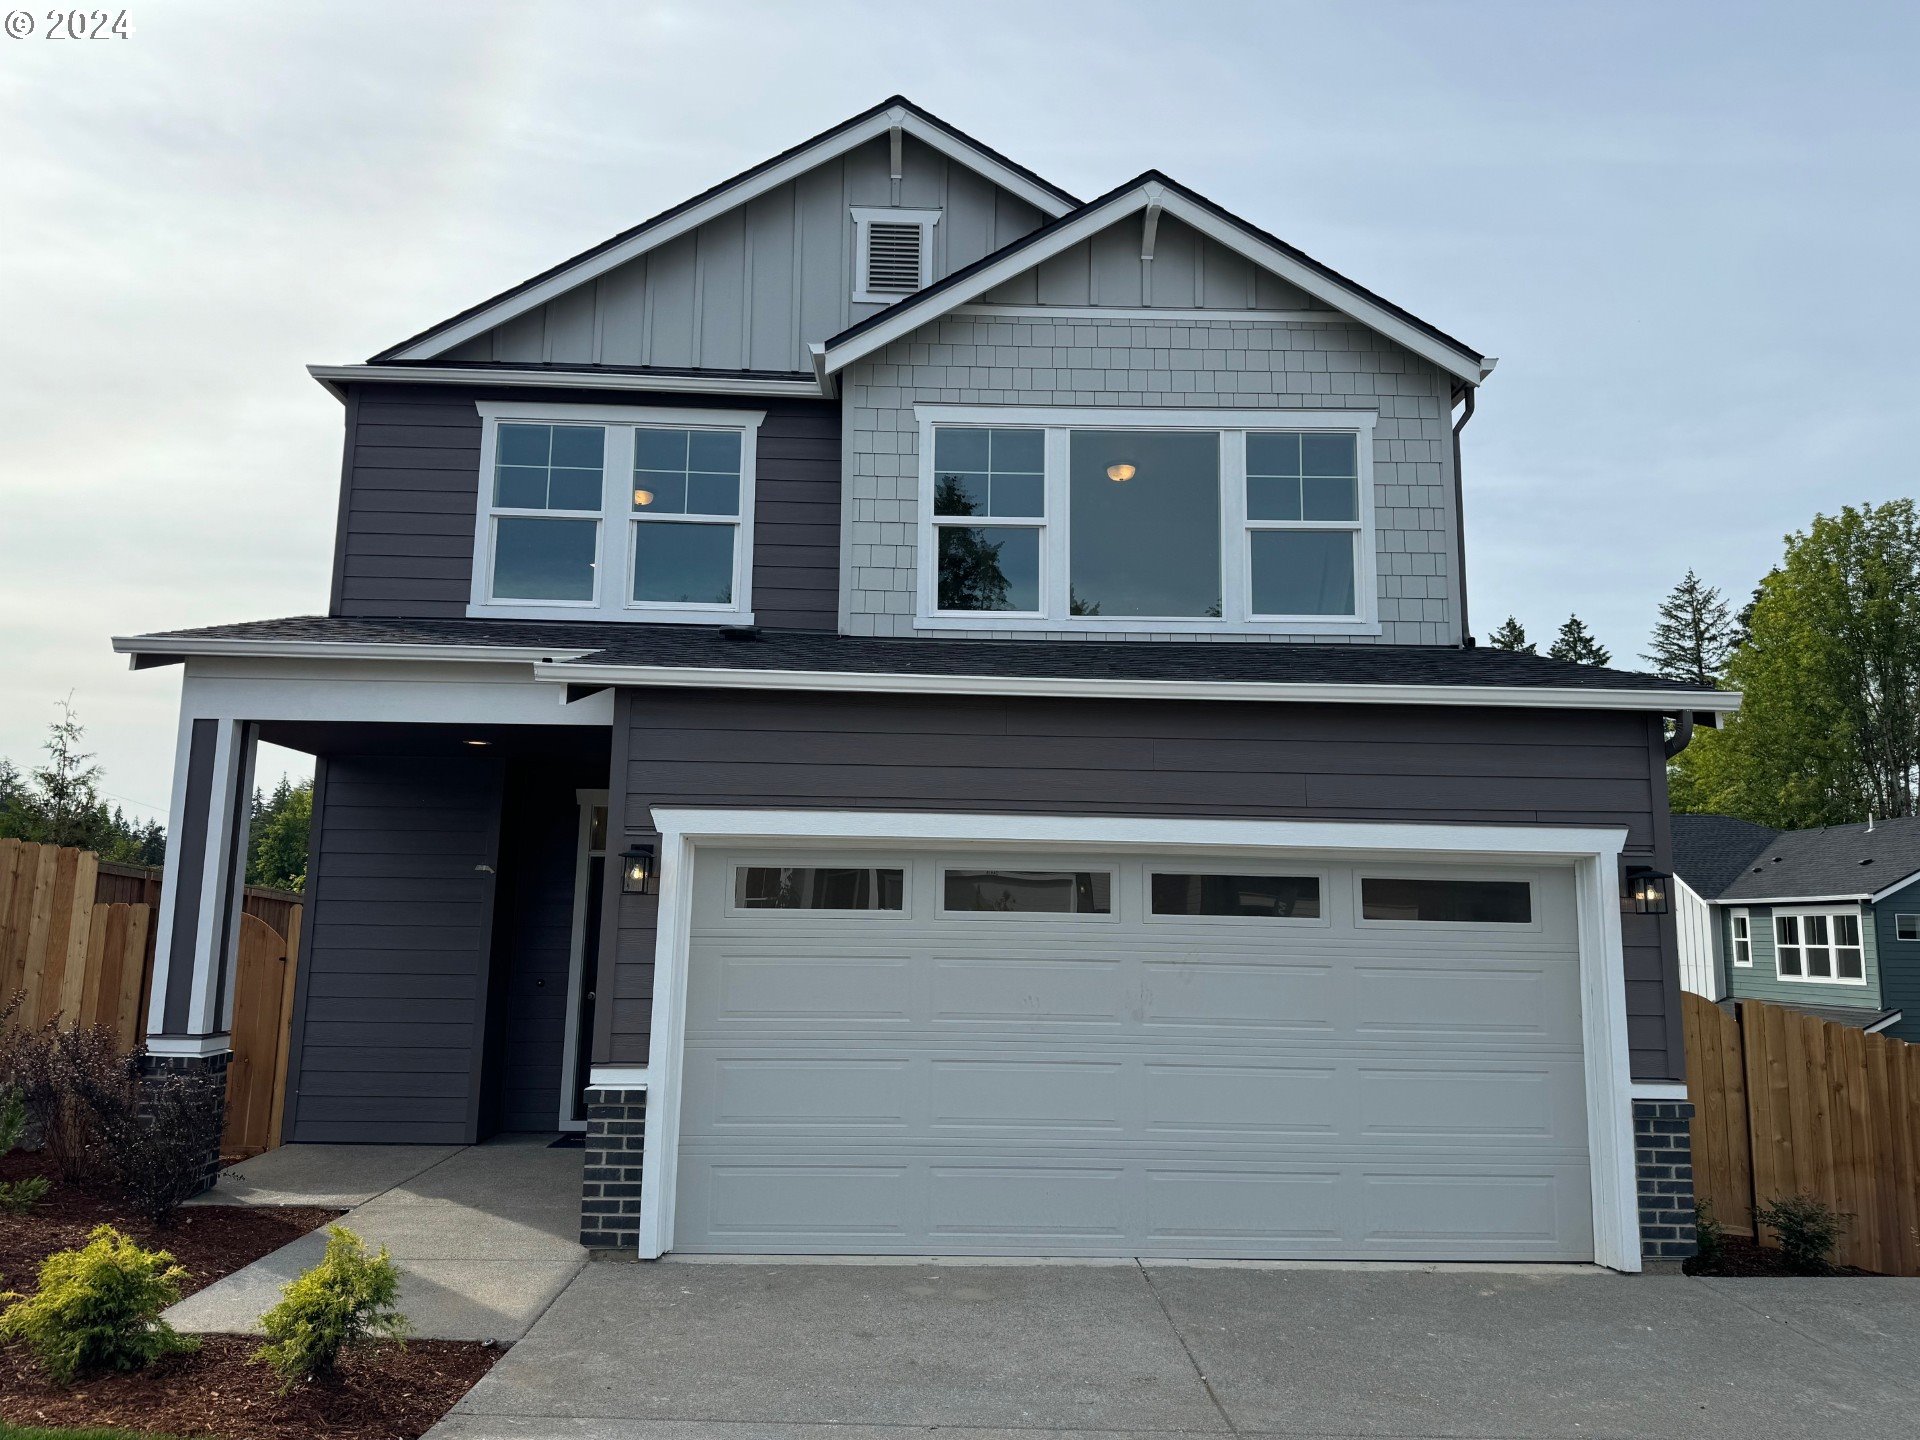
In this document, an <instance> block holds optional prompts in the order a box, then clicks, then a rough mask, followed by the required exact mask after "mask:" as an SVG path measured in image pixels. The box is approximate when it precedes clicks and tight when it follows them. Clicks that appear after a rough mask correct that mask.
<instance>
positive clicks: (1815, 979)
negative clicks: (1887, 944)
mask: <svg viewBox="0 0 1920 1440" xmlns="http://www.w3.org/2000/svg"><path fill="white" fill-rule="evenodd" d="M1810 915H1817V916H1821V917H1822V918H1824V919H1825V920H1826V922H1827V943H1826V944H1825V945H1824V946H1822V947H1818V948H1822V949H1825V950H1826V951H1827V952H1828V954H1829V957H1830V959H1829V963H1830V964H1831V966H1832V967H1833V973H1832V974H1831V975H1809V974H1807V973H1806V970H1807V929H1806V921H1807V917H1808V916H1810ZM1842 916H1846V917H1850V918H1851V919H1852V920H1853V921H1854V923H1855V924H1856V925H1857V926H1858V927H1859V930H1860V943H1859V944H1858V945H1848V946H1846V947H1845V948H1846V949H1848V950H1858V951H1859V952H1860V978H1859V979H1858V980H1850V979H1847V978H1846V977H1845V976H1843V975H1841V974H1840V953H1839V952H1840V950H1841V948H1842V947H1841V945H1840V943H1839V941H1838V939H1837V938H1836V935H1835V930H1836V927H1835V926H1834V923H1833V922H1834V921H1835V920H1836V919H1839V918H1840V917H1842ZM1788 917H1792V918H1794V919H1797V920H1799V921H1800V943H1799V944H1798V945H1793V946H1789V947H1787V948H1789V949H1793V950H1797V951H1799V952H1800V973H1799V974H1798V975H1788V974H1786V973H1785V972H1783V971H1782V970H1781V969H1780V950H1781V945H1780V921H1781V920H1783V919H1786V918H1788ZM1767 926H1768V930H1769V933H1770V938H1771V939H1772V940H1773V978H1774V979H1776V980H1778V981H1779V982H1780V983H1781V984H1783V985H1851V986H1853V987H1855V988H1857V989H1865V988H1866V985H1867V920H1866V916H1864V915H1863V914H1861V912H1860V910H1859V909H1858V908H1857V907H1854V906H1845V905H1843V906H1840V907H1838V908H1835V907H1833V906H1831V905H1789V906H1783V907H1781V908H1779V909H1776V910H1775V911H1774V912H1773V913H1772V914H1771V915H1769V916H1768V917H1767Z"/></svg>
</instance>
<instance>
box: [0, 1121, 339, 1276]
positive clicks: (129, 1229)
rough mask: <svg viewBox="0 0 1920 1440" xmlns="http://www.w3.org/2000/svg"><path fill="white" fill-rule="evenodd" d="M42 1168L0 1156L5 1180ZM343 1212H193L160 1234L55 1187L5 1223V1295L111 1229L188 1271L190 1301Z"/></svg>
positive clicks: (26, 1157)
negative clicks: (45, 1264)
mask: <svg viewBox="0 0 1920 1440" xmlns="http://www.w3.org/2000/svg"><path fill="white" fill-rule="evenodd" d="M42 1169H43V1165H42V1163H41V1161H40V1157H39V1156H37V1155H33V1154H28V1153H19V1152H17V1153H15V1154H12V1155H7V1156H0V1180H18V1179H20V1178H21V1177H23V1176H27V1175H35V1174H39V1173H41V1171H42ZM215 1193H218V1192H215ZM344 1213H345V1212H344V1211H341V1210H323V1209H319V1208H317V1207H315V1206H309V1205H271V1206H264V1205H263V1206H249V1205H189V1206H187V1207H185V1208H183V1209H182V1210H181V1211H180V1212H179V1214H178V1215H177V1216H176V1217H175V1218H174V1221H173V1223H172V1224H171V1225H169V1226H166V1227H165V1228H162V1227H159V1226H155V1225H152V1224H150V1223H148V1222H147V1221H145V1220H142V1219H140V1218H138V1217H137V1216H134V1215H130V1214H128V1213H127V1211H126V1209H125V1207H123V1206H122V1205H120V1204H119V1202H118V1201H116V1200H114V1199H113V1198H111V1197H109V1196H101V1195H92V1194H89V1193H87V1192H86V1191H84V1190H76V1189H74V1188H73V1187H72V1186H70V1185H56V1186H55V1187H54V1188H53V1189H52V1190H51V1191H50V1192H49V1193H48V1195H47V1198H46V1199H44V1200H42V1201H41V1202H40V1203H39V1204H38V1205H36V1206H34V1207H33V1209H32V1210H30V1211H28V1212H27V1213H26V1214H25V1215H7V1216H0V1290H21V1289H26V1290H31V1289H32V1288H33V1283H34V1276H35V1275H37V1274H38V1273H39V1270H40V1262H41V1261H42V1260H44V1259H46V1258H47V1256H49V1255H51V1254H52V1253H53V1252H54V1251H56V1250H72V1249H76V1248H78V1247H79V1246H82V1245H84V1244H86V1243H87V1232H88V1231H90V1230H92V1229H93V1227H94V1226H96V1225H111V1226H113V1227H114V1228H115V1229H116V1230H119V1231H120V1232H121V1233H123V1234H126V1235H131V1236H133V1237H134V1238H135V1239H136V1240H138V1241H139V1242H140V1243H141V1244H142V1245H149V1246H155V1247H157V1248H159V1249H161V1250H166V1251H169V1252H171V1253H172V1255H173V1257H174V1259H176V1260H178V1261H179V1262H180V1264H181V1265H182V1266H183V1267H185V1269H186V1271H187V1279H186V1281H185V1282H184V1283H183V1284H182V1285H181V1287H180V1293H181V1294H182V1295H191V1294H192V1293H193V1292H194V1291H196V1290H199V1289H201V1288H203V1287H204V1286H207V1285H211V1284H212V1283H213V1282H214V1281H216V1280H218V1279H219V1278H220V1277H221V1276H223V1275H231V1274H232V1273H233V1272H234V1271H235V1270H238V1269H239V1268H240V1267H241V1266H243V1265H249V1264H252V1263H253V1262H254V1261H255V1260H258V1259H259V1258H260V1257H261V1256H262V1255H266V1254H270V1253H271V1252H273V1251H275V1250H278V1249H279V1248H280V1247H281V1246H282V1245H285V1244H286V1243H287V1242H288V1241H290V1240H298V1239H299V1238H300V1237H301V1236H302V1235H305V1234H306V1233H307V1232H308V1231H310V1230H317V1229H319V1228H320V1227H321V1226H322V1225H325V1224H327V1223H328V1222H329V1221H331V1220H335V1219H338V1218H339V1217H340V1216H341V1215H342V1214H344Z"/></svg>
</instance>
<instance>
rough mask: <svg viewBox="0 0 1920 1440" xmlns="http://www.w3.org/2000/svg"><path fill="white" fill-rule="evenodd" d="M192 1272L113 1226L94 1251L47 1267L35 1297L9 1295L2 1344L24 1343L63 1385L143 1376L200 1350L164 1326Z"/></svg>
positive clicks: (67, 1253) (70, 1254)
mask: <svg viewBox="0 0 1920 1440" xmlns="http://www.w3.org/2000/svg"><path fill="white" fill-rule="evenodd" d="M186 1274H187V1272H186V1271H184V1270H182V1269H181V1268H180V1267H179V1266H178V1265H176V1264H175V1263H174V1260H173V1256H171V1255H169V1254H168V1253H167V1252H166V1251H164V1250H148V1249H145V1248H143V1247H142V1246H140V1245H138V1244H136V1243H135V1242H134V1241H132V1240H129V1239H128V1238H127V1237H126V1236H125V1235H122V1234H121V1233H120V1232H119V1231H118V1230H115V1229H114V1228H113V1227H112V1226H111V1225H100V1226H96V1227H95V1228H94V1231H93V1233H92V1234H91V1235H90V1236H88V1237H87V1243H86V1246H85V1247H84V1248H83V1249H79V1250H61V1251H58V1252H56V1253H55V1254H52V1255H49V1256H48V1257H47V1258H46V1259H45V1260H44V1261H43V1262H42V1263H41V1265H40V1288H39V1289H38V1290H37V1291H36V1292H35V1293H34V1294H33V1295H32V1296H19V1295H5V1296H0V1299H5V1300H10V1301H12V1302H13V1303H12V1304H10V1305H8V1306H7V1308H6V1309H5V1310H4V1311H0V1340H20V1341H24V1342H25V1344H26V1346H27V1348H28V1349H30V1350H31V1351H32V1352H33V1354H34V1357H35V1358H36V1359H37V1360H39V1362H40V1365H41V1367H42V1368H43V1369H44V1370H45V1371H46V1372H47V1375H48V1377H49V1378H50V1379H52V1380H53V1381H54V1383H55V1384H59V1385H66V1384H70V1383H72V1381H73V1380H75V1379H76V1378H77V1377H79V1376H81V1375H86V1374H90V1373H92V1372H94V1371H98V1370H139V1369H142V1368H144V1367H145V1366H147V1365H149V1364H151V1363H152V1362H153V1361H155V1360H158V1359H159V1358H160V1357H161V1356H163V1355H177V1354H183V1353H186V1352H189V1351H192V1350H195V1349H197V1348H199V1343H200V1342H199V1341H197V1340H195V1339H193V1338H192V1337H191V1336H187V1335H181V1334H179V1333H178V1332H177V1331H175V1330H174V1328H173V1327H172V1326H170V1325H168V1324H167V1322H166V1321H164V1320H162V1319H161V1318H160V1312H161V1311H162V1310H164V1309H166V1308H167V1306H169V1305H171V1304H173V1303H174V1302H175V1301H176V1300H178V1299H179V1298H180V1282H181V1281H182V1280H184V1279H185V1278H186Z"/></svg>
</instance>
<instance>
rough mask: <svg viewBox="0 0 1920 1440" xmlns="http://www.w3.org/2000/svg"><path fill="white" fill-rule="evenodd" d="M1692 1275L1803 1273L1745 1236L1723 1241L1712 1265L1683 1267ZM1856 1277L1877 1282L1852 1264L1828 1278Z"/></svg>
mask: <svg viewBox="0 0 1920 1440" xmlns="http://www.w3.org/2000/svg"><path fill="white" fill-rule="evenodd" d="M1681 1269H1683V1270H1685V1271H1686V1273H1687V1274H1689V1275H1720V1276H1727V1277H1730V1278H1733V1279H1748V1280H1775V1279H1780V1278H1783V1277H1794V1276H1798V1275H1799V1274H1800V1272H1799V1271H1797V1270H1791V1269H1789V1268H1788V1267H1787V1261H1786V1256H1785V1255H1783V1254H1782V1253H1781V1252H1780V1251H1778V1250H1776V1249H1774V1248H1773V1247H1772V1246H1771V1245H1761V1244H1757V1243H1756V1242H1754V1241H1752V1240H1749V1239H1747V1238H1746V1237H1745V1236H1742V1235H1729V1236H1727V1237H1726V1238H1725V1239H1724V1240H1722V1241H1721V1242H1720V1257H1719V1259H1717V1260H1716V1261H1715V1262H1714V1263H1713V1264H1711V1265H1709V1264H1707V1263H1706V1262H1705V1261H1703V1260H1702V1259H1701V1258H1700V1257H1699V1256H1698V1255H1696V1256H1694V1257H1693V1258H1692V1259H1691V1260H1689V1261H1687V1263H1686V1264H1685V1265H1683V1266H1682V1267H1681ZM1856 1277H1866V1278H1869V1279H1878V1278H1880V1277H1879V1274H1878V1272H1877V1271H1873V1270H1861V1269H1858V1268H1856V1267H1855V1266H1852V1265H1836V1266H1834V1267H1833V1269H1831V1270H1829V1271H1828V1272H1827V1278H1831V1279H1840V1280H1848V1279H1854V1278H1856Z"/></svg>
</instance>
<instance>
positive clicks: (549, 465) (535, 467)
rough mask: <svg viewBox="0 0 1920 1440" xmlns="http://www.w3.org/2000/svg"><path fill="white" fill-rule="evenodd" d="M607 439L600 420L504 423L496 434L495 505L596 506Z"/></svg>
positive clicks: (573, 508)
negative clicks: (555, 423)
mask: <svg viewBox="0 0 1920 1440" xmlns="http://www.w3.org/2000/svg"><path fill="white" fill-rule="evenodd" d="M606 441H607V432H606V430H605V429H604V428H603V427H601V426H599V425H528V424H518V423H502V424H501V425H500V427H499V429H498V432H497V433H496V434H495V436H494V447H493V448H494V464H493V503H494V508H496V509H501V510H567V511H597V510H599V508H600V487H601V480H602V471H603V468H604V464H605V455H606Z"/></svg>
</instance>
